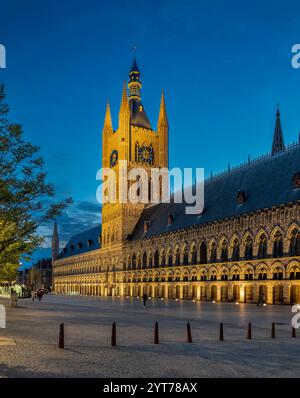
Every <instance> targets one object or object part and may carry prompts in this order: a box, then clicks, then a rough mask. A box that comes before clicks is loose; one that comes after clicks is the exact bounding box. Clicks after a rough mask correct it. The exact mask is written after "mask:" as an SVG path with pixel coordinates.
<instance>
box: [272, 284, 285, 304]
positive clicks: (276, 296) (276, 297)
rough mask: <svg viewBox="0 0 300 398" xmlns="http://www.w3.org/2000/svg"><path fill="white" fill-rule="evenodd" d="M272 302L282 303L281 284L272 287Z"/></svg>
mask: <svg viewBox="0 0 300 398" xmlns="http://www.w3.org/2000/svg"><path fill="white" fill-rule="evenodd" d="M273 304H283V286H274V287H273Z"/></svg>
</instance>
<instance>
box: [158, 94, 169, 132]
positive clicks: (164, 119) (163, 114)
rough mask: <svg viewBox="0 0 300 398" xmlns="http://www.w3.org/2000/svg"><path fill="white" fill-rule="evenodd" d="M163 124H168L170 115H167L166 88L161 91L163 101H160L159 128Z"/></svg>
mask: <svg viewBox="0 0 300 398" xmlns="http://www.w3.org/2000/svg"><path fill="white" fill-rule="evenodd" d="M161 126H168V116H167V108H166V103H165V94H164V90H162V93H161V101H160V108H159V116H158V122H157V128H159V127H161Z"/></svg>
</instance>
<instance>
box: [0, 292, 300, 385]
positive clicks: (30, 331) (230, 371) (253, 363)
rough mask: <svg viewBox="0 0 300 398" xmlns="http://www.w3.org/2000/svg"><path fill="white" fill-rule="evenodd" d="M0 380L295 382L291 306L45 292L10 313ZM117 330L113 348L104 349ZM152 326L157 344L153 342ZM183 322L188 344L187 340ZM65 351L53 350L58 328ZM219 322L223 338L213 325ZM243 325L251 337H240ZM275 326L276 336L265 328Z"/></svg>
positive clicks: (297, 367)
mask: <svg viewBox="0 0 300 398" xmlns="http://www.w3.org/2000/svg"><path fill="white" fill-rule="evenodd" d="M0 303H1V304H5V305H6V307H7V329H0V377H4V378H6V377H109V378H110V377H299V376H300V358H299V354H300V332H299V336H298V335H297V338H292V337H291V317H292V313H291V307H290V306H265V307H257V306H256V305H251V304H239V305H237V304H235V303H215V304H213V303H212V302H193V301H183V300H182V301H181V300H178V301H175V300H149V302H148V306H147V308H144V307H143V305H142V301H141V300H140V299H138V298H128V299H126V298H113V297H106V298H103V297H79V296H58V295H57V296H56V295H46V296H45V297H44V300H43V301H42V302H41V303H39V302H34V303H32V302H31V300H29V299H23V300H19V306H18V307H17V308H10V307H9V306H8V304H9V302H8V300H7V299H3V298H2V299H0ZM114 321H115V322H116V325H117V346H116V347H111V346H110V339H111V326H112V323H113V322H114ZM156 321H157V322H158V325H159V337H160V344H158V345H155V344H154V343H153V337H154V324H155V322H156ZM188 321H189V322H190V324H191V330H192V338H193V343H191V344H189V343H187V333H186V323H187V322H188ZM61 322H64V325H65V349H64V350H62V349H59V348H58V335H59V324H60V323H61ZM220 322H223V323H224V341H219V324H220ZM248 322H251V323H252V340H251V341H249V340H247V339H246V333H247V326H248ZM272 322H275V323H276V338H275V339H271V325H272Z"/></svg>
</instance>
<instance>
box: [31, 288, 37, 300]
mask: <svg viewBox="0 0 300 398" xmlns="http://www.w3.org/2000/svg"><path fill="white" fill-rule="evenodd" d="M35 299H36V291H35V290H31V301H32V302H33V303H34V300H35Z"/></svg>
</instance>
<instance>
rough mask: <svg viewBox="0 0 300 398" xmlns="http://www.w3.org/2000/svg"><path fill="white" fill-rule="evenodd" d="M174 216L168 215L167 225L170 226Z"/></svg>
mask: <svg viewBox="0 0 300 398" xmlns="http://www.w3.org/2000/svg"><path fill="white" fill-rule="evenodd" d="M174 218H175V217H174V214H169V215H168V225H171V224H172V223H173V221H174Z"/></svg>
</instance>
